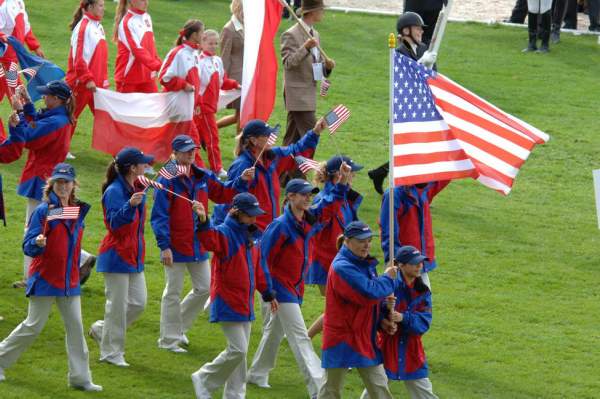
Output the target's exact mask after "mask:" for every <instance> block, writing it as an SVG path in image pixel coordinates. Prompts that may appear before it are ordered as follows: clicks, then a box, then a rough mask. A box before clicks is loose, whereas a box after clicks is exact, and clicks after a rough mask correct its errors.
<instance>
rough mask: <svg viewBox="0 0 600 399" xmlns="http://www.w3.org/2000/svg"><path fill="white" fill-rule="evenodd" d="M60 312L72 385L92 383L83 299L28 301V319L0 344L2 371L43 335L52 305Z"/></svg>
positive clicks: (72, 297) (38, 297)
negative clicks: (85, 336)
mask: <svg viewBox="0 0 600 399" xmlns="http://www.w3.org/2000/svg"><path fill="white" fill-rule="evenodd" d="M54 302H56V307H58V310H59V312H60V315H61V317H62V319H63V324H64V326H65V331H66V335H65V341H66V347H67V356H68V358H69V374H68V379H69V383H70V384H71V385H77V386H81V385H85V384H87V383H90V382H92V374H91V372H90V365H89V353H88V347H87V344H86V342H85V338H84V337H83V324H82V321H81V298H80V297H79V296H71V297H54V296H31V297H29V310H28V313H27V318H26V319H25V320H24V321H23V322H22V323H21V324H19V325H18V326H17V327H16V328H15V329H14V330H13V331H12V332H11V333H10V335H9V336H8V337H7V338H6V339H5V340H4V341H2V342H1V343H0V367H2V368H8V367H10V366H11V365H12V364H13V363H15V362H16V361H17V359H18V358H19V356H20V355H21V353H23V351H25V349H27V348H28V347H29V346H30V345H31V344H32V343H33V342H34V341H35V339H36V338H37V336H38V335H39V334H40V333H41V332H42V329H43V328H44V326H45V325H46V322H47V321H48V316H49V315H50V311H51V310H52V304H53V303H54Z"/></svg>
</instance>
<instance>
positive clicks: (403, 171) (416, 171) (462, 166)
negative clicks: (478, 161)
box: [394, 159, 474, 179]
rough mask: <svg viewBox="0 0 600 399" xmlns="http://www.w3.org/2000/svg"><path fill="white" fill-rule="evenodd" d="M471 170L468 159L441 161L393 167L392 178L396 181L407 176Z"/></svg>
mask: <svg viewBox="0 0 600 399" xmlns="http://www.w3.org/2000/svg"><path fill="white" fill-rule="evenodd" d="M473 168H474V166H473V163H472V162H471V161H470V160H468V159H464V160H461V161H443V162H434V163H426V164H411V165H406V166H394V178H395V179H397V178H402V177H408V176H418V175H428V174H432V173H445V172H459V171H464V170H470V169H473Z"/></svg>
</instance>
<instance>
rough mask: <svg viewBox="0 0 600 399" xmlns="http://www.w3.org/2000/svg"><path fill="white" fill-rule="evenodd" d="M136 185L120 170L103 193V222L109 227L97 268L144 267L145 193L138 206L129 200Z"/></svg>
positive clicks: (128, 269)
mask: <svg viewBox="0 0 600 399" xmlns="http://www.w3.org/2000/svg"><path fill="white" fill-rule="evenodd" d="M133 193H134V188H133V187H131V186H130V185H129V183H127V181H125V178H123V176H121V175H120V174H119V175H117V178H116V179H115V180H114V181H113V182H112V183H111V184H110V185H109V186H108V187H107V188H106V191H105V192H104V194H103V195H102V210H103V212H104V225H105V226H106V229H107V230H108V231H107V233H106V236H104V239H103V240H102V243H101V244H100V249H99V250H98V253H99V255H98V260H97V264H98V266H97V270H98V271H99V272H106V273H139V272H142V271H144V256H145V251H146V242H145V241H144V221H145V219H146V197H145V196H144V199H143V200H142V202H141V203H140V204H139V205H138V206H135V207H132V206H131V205H130V203H129V198H130V197H131V195H132V194H133Z"/></svg>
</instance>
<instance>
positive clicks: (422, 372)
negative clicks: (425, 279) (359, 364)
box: [378, 272, 431, 380]
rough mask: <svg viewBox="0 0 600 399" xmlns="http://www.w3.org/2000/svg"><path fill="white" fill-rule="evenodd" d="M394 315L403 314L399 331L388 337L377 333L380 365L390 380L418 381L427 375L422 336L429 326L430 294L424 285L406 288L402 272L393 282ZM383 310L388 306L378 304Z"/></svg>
mask: <svg viewBox="0 0 600 399" xmlns="http://www.w3.org/2000/svg"><path fill="white" fill-rule="evenodd" d="M396 281H397V284H396V289H395V290H394V296H395V297H396V306H395V308H394V309H395V310H396V312H399V313H402V316H403V319H402V321H401V322H400V323H398V331H396V333H395V334H394V335H389V334H387V333H386V332H384V331H379V336H378V343H379V346H380V348H381V351H382V352H383V365H384V367H385V372H386V374H387V376H388V378H390V379H392V380H417V379H420V378H426V377H427V375H428V374H429V371H428V367H427V359H426V358H425V351H424V350H423V343H422V342H421V336H422V335H423V334H425V333H426V332H427V331H428V330H429V326H430V325H431V292H430V291H429V288H427V286H426V285H425V284H423V283H421V284H418V285H419V287H418V289H416V285H417V284H415V283H413V285H412V286H410V285H408V284H407V283H406V281H405V280H404V278H403V277H402V273H400V272H399V273H398V278H397V279H396ZM381 306H382V307H383V308H386V307H387V305H386V304H385V302H384V303H382V304H381Z"/></svg>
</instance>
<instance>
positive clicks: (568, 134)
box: [0, 0, 600, 399]
mask: <svg viewBox="0 0 600 399" xmlns="http://www.w3.org/2000/svg"><path fill="white" fill-rule="evenodd" d="M77 3H78V2H77V1H65V0H54V1H42V0H31V1H28V2H27V7H28V10H29V15H30V20H31V24H32V26H33V28H34V31H35V32H36V34H37V36H38V38H39V39H40V41H41V43H42V45H43V48H44V50H45V52H46V55H47V57H48V58H50V59H51V60H54V61H55V62H56V63H58V64H59V65H61V66H63V67H66V62H67V54H68V51H69V37H70V33H69V32H68V29H67V23H68V22H69V21H70V16H71V13H72V11H73V8H74V7H75V4H77ZM106 4H107V8H108V11H107V13H106V15H105V19H104V21H105V22H104V27H105V29H106V31H107V34H109V33H110V32H111V31H112V18H113V15H114V9H113V3H112V2H110V1H107V3H106ZM150 13H151V14H152V17H153V20H154V28H155V35H156V39H157V46H158V50H159V53H160V54H161V55H164V54H166V52H167V51H168V49H169V48H170V47H171V44H172V42H173V41H174V40H175V36H176V34H177V32H178V30H179V29H180V27H181V26H182V25H183V23H184V22H185V20H186V19H188V18H190V17H194V18H200V19H201V20H202V21H204V22H205V23H206V25H207V26H208V27H212V28H216V29H219V30H220V28H221V27H222V26H223V24H224V23H225V22H226V21H227V20H228V18H229V11H228V1H226V0H222V1H215V0H210V1H209V0H196V1H194V0H185V1H184V0H181V1H170V0H154V1H152V2H151V5H150ZM289 25H290V23H289V22H288V21H284V22H283V23H282V25H281V29H282V30H283V29H286V28H287V27H288V26H289ZM394 26H395V20H394V18H392V17H383V16H367V15H358V14H343V13H333V12H329V13H328V14H327V15H326V20H325V21H324V22H323V23H322V24H321V25H320V26H319V30H320V32H321V36H322V41H323V46H324V48H325V49H326V51H327V52H328V53H329V54H330V55H331V56H332V57H333V58H334V59H335V60H336V62H337V68H336V70H335V72H334V75H333V76H332V87H331V89H330V95H329V96H328V97H327V99H326V100H323V99H319V100H318V101H319V111H320V112H322V113H325V112H326V111H327V110H328V109H329V108H330V107H332V106H333V105H335V104H338V103H344V104H346V105H347V106H349V107H350V109H351V110H352V118H351V119H350V121H349V122H348V123H347V124H346V125H345V126H344V127H343V128H342V129H341V130H340V132H339V133H338V136H337V137H338V138H339V139H338V141H339V143H340V146H341V149H342V151H343V152H345V153H348V154H351V155H352V156H353V158H354V159H355V160H357V161H359V162H361V163H363V164H365V165H366V166H367V167H373V166H376V165H379V164H380V163H381V162H383V161H384V160H385V159H386V157H387V109H388V108H387V93H388V91H387V80H388V71H387V65H388V56H387V48H386V46H387V36H388V33H389V32H390V31H391V30H392V29H393V28H394ZM525 40H526V31H525V30H523V29H514V28H505V27H496V26H484V25H477V24H450V26H449V28H448V32H447V35H446V39H445V42H444V44H443V46H442V51H441V54H440V57H439V62H438V67H439V69H440V71H443V73H444V74H446V75H447V76H449V77H450V78H452V79H454V80H455V81H457V82H459V83H461V84H462V85H464V86H465V87H467V88H469V89H471V90H472V91H474V92H475V93H477V94H479V95H481V96H482V97H484V98H486V99H488V100H490V101H491V102H493V103H494V104H496V105H497V106H499V107H501V108H502V109H504V110H505V111H507V112H510V113H513V114H515V115H516V116H518V117H520V118H522V119H524V120H526V121H527V122H529V123H531V124H533V125H534V126H536V127H538V128H540V129H542V130H544V131H546V132H548V133H549V134H550V135H551V136H552V139H551V141H550V142H549V143H548V144H547V145H544V146H540V147H538V148H537V149H536V150H535V151H534V153H533V154H532V156H531V157H530V159H529V161H528V162H527V163H526V164H525V166H524V167H523V168H522V171H521V173H520V174H519V177H518V179H517V181H516V184H515V187H514V190H513V192H512V193H511V194H510V196H508V197H502V196H500V195H498V194H496V193H495V192H493V191H491V190H489V189H486V188H484V187H483V186H481V185H479V184H478V183H476V182H474V181H471V180H465V181H460V182H454V183H452V184H451V185H450V186H449V187H448V188H447V189H446V190H445V191H444V192H443V193H442V194H441V195H440V196H439V197H438V199H437V200H436V203H435V208H434V209H433V213H434V231H435V236H436V240H437V249H438V262H439V264H440V266H439V267H438V269H437V270H436V271H435V272H434V273H432V275H431V279H432V284H433V292H434V320H433V326H432V329H431V331H430V332H429V333H428V334H427V335H426V336H425V338H424V342H425V347H426V351H427V354H428V358H429V363H430V368H431V376H430V377H431V380H432V382H433V386H434V390H435V392H436V393H437V394H438V395H439V396H440V397H441V398H510V399H513V398H593V397H596V398H597V397H600V382H599V376H600V366H599V365H598V364H600V352H599V351H598V348H599V346H600V333H598V317H599V314H600V307H599V300H600V291H599V290H598V288H597V287H598V285H599V284H600V271H599V269H598V265H599V251H598V248H599V247H600V234H599V232H598V229H597V225H596V216H595V211H594V209H595V208H594V203H593V201H594V198H593V189H592V175H591V170H592V169H594V168H599V167H600V165H599V164H598V159H597V157H598V155H597V154H598V149H599V146H598V137H599V136H598V135H599V134H600V131H599V129H598V123H597V122H598V105H599V100H598V93H600V79H599V78H598V76H599V72H600V47H599V46H598V45H597V44H596V43H595V38H592V37H573V36H571V35H563V37H562V41H561V43H560V45H557V46H553V47H552V51H551V53H550V54H549V55H546V56H541V55H538V54H528V55H524V54H521V52H520V50H521V48H522V47H523V46H524V45H525ZM115 52H116V51H115V46H114V45H113V44H112V43H111V46H110V54H111V60H110V62H111V68H112V62H113V60H114V56H115ZM111 76H112V75H111ZM281 100H282V98H281V96H280V95H278V98H277V105H276V108H275V111H274V113H273V117H272V120H271V121H272V122H273V123H282V124H284V123H285V112H284V110H283V107H282V101H281ZM0 108H1V111H2V112H1V115H2V116H3V118H4V121H6V119H7V116H8V113H9V110H8V107H7V105H6V103H4V104H2V106H1V107H0ZM233 136H234V131H233V129H231V128H228V129H224V130H223V131H222V132H221V137H222V152H223V154H224V161H225V164H229V162H230V161H231V159H232V157H231V150H232V143H233V140H232V138H233ZM90 143H91V114H90V113H89V112H88V111H86V112H84V114H83V115H82V117H81V119H80V122H79V129H78V131H77V134H76V135H75V137H74V142H73V147H72V148H73V152H74V153H75V154H76V155H77V159H76V160H75V161H74V162H73V164H74V166H75V167H76V169H77V172H78V174H79V179H80V181H81V183H82V187H81V191H80V197H81V198H82V199H84V200H86V201H88V202H90V203H91V204H93V209H92V211H91V212H90V214H89V216H88V217H87V220H86V224H87V229H86V236H85V240H84V243H85V247H86V248H87V249H88V250H90V251H93V252H95V250H96V249H97V248H98V245H99V243H100V240H101V239H102V237H103V236H104V231H105V230H104V226H103V222H102V216H101V215H102V212H101V207H100V183H101V181H102V180H103V175H104V170H105V167H106V164H107V163H108V161H109V156H107V155H105V154H101V153H98V152H96V151H94V150H92V149H91V148H90ZM132 144H135V143H132ZM334 152H335V146H334V145H333V143H332V141H331V139H329V138H328V137H323V138H322V140H321V145H320V146H319V150H318V152H317V155H316V157H317V158H318V159H326V158H327V157H329V156H331V155H333V154H334ZM23 158H25V157H23ZM594 158H596V162H595V163H594ZM23 164H24V160H23V159H22V160H20V161H18V162H15V163H14V164H11V165H2V166H1V167H0V168H1V169H0V171H1V172H2V175H3V177H4V187H5V189H4V190H5V198H6V201H7V202H6V206H7V212H8V227H7V228H3V227H0V242H1V244H0V259H1V264H2V268H1V269H0V314H1V315H3V316H4V318H5V320H4V321H3V322H0V338H1V337H5V336H7V335H8V334H9V333H10V331H11V330H12V329H13V328H14V327H15V326H16V325H17V324H18V323H20V322H21V321H22V320H23V319H24V317H25V315H26V314H27V300H26V298H25V297H24V295H23V292H22V291H21V290H15V289H13V288H10V284H11V282H12V281H14V280H16V279H18V278H20V276H21V273H22V252H21V250H20V247H21V237H22V227H23V214H24V204H25V200H24V199H23V198H21V197H18V196H17V195H16V193H15V185H16V183H17V181H18V178H19V175H20V172H21V169H22V166H23ZM355 185H356V186H357V187H358V189H359V191H361V192H363V193H364V194H365V197H366V198H365V201H364V202H363V206H362V208H361V217H362V218H363V219H364V220H365V221H367V222H368V223H369V224H371V225H372V226H373V227H375V225H376V221H377V215H378V208H379V203H380V198H379V196H378V195H377V194H376V193H375V192H374V191H373V190H372V188H371V186H370V182H369V180H368V178H367V176H366V173H362V174H361V175H359V176H358V178H357V179H356V183H355ZM149 205H151V203H150V204H149ZM146 232H147V234H146V241H147V256H146V266H147V269H146V270H147V271H146V278H147V284H148V299H149V300H148V307H147V309H146V312H145V314H144V315H143V316H142V317H141V319H140V320H139V321H138V322H137V323H136V324H135V325H134V326H133V327H132V328H131V329H130V330H129V331H128V335H127V360H128V361H129V362H130V363H131V364H132V366H131V367H130V368H129V369H118V368H115V367H113V366H108V365H106V364H104V363H99V362H98V360H97V359H98V347H97V346H96V344H95V343H94V342H93V341H91V340H89V339H88V345H89V347H90V366H91V369H92V372H93V375H94V381H95V382H96V383H98V384H102V385H103V386H104V392H102V393H99V394H94V395H92V396H94V397H98V398H127V399H133V398H190V397H193V389H192V384H191V380H190V374H191V373H192V372H193V371H195V370H196V369H197V368H199V367H200V366H201V365H202V364H204V363H205V362H206V361H209V360H212V359H213V358H214V357H215V356H216V355H217V354H218V353H219V352H220V351H221V350H222V349H223V348H224V345H225V340H224V338H223V335H222V333H221V331H220V328H219V327H218V326H217V325H214V324H209V323H208V322H207V316H206V315H202V316H201V317H200V318H199V319H198V321H197V323H196V325H195V327H194V328H193V330H192V331H191V332H190V333H189V334H188V336H189V338H190V341H191V346H190V348H189V353H187V354H182V355H181V354H177V355H176V354H172V353H169V352H165V351H162V350H159V349H158V348H157V345H156V340H157V338H158V332H159V309H160V308H159V306H160V297H161V294H162V290H163V284H164V278H163V272H162V270H161V269H162V266H161V265H160V263H159V259H158V250H157V247H156V245H155V241H154V237H153V235H152V232H151V229H150V228H149V225H148V226H147V229H146ZM378 246H379V244H378V243H376V245H374V247H377V248H376V249H375V254H376V255H380V254H381V251H380V250H379V248H378ZM188 287H189V285H186V288H188ZM103 292H104V284H103V278H102V276H101V275H98V274H94V275H93V276H92V278H91V279H90V281H89V282H88V284H86V285H85V288H84V290H83V296H82V307H83V316H84V326H85V328H86V330H87V328H88V327H89V325H90V324H91V323H92V322H93V321H94V320H96V319H98V318H102V316H103V313H104V295H103ZM322 306H323V299H322V298H321V297H320V296H319V294H318V291H317V290H316V289H313V288H310V289H308V292H307V294H306V300H305V305H304V306H303V312H304V315H305V318H306V320H307V323H310V322H311V321H312V320H313V319H314V318H315V317H316V316H317V315H318V314H319V313H320V311H321V309H322ZM63 336H64V332H63V328H62V322H61V320H60V316H59V313H58V311H54V312H53V314H52V315H51V317H50V321H49V322H48V324H47V326H46V328H45V330H44V331H43V333H42V334H41V336H40V337H39V339H38V340H37V341H36V342H35V343H34V344H33V346H32V347H31V348H30V349H29V350H28V351H26V352H25V353H24V355H23V356H22V357H21V358H20V359H19V361H18V362H17V363H16V364H15V365H14V366H13V367H11V368H10V369H8V370H7V371H6V376H7V381H6V382H4V383H1V384H0V397H1V398H83V397H88V394H85V393H81V392H76V391H73V390H70V389H68V388H67V380H66V373H67V359H66V355H65V347H64V340H63ZM259 339H260V320H258V321H257V323H255V325H254V331H253V334H252V339H251V351H250V356H252V354H253V353H254V350H255V348H256V346H257V344H258V341H259ZM314 344H315V348H317V350H318V348H320V340H316V341H315V342H314ZM270 383H271V385H272V387H273V388H272V389H270V390H261V389H258V388H256V387H254V386H249V388H248V397H249V398H305V397H307V394H306V389H305V387H304V384H303V381H302V378H301V375H300V372H299V370H298V368H297V366H296V364H295V361H294V359H293V356H292V354H291V352H290V350H289V348H288V347H287V344H285V343H284V344H283V345H282V348H281V351H280V357H279V362H278V365H277V367H276V369H275V370H274V371H273V373H272V374H271V380H270ZM391 385H392V391H393V392H394V394H395V396H397V397H407V395H406V392H405V390H404V387H403V386H402V384H400V383H398V382H394V383H392V384H391ZM361 390H362V388H361V383H360V380H359V378H358V374H357V373H356V372H353V373H350V374H349V375H348V378H347V382H346V388H345V392H344V397H347V398H358V396H359V394H360V392H361ZM215 397H218V396H217V395H215Z"/></svg>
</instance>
